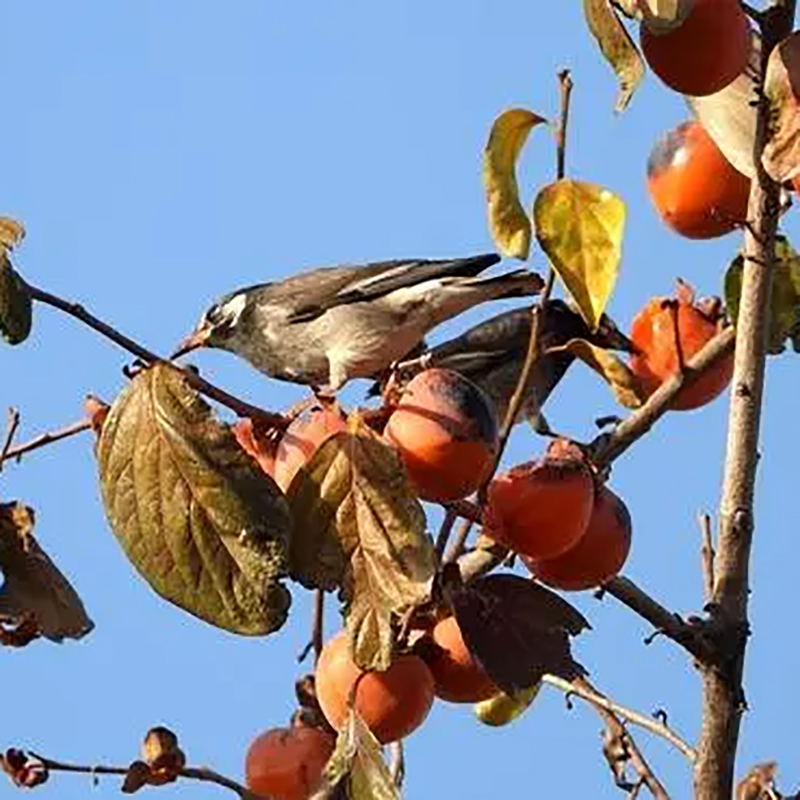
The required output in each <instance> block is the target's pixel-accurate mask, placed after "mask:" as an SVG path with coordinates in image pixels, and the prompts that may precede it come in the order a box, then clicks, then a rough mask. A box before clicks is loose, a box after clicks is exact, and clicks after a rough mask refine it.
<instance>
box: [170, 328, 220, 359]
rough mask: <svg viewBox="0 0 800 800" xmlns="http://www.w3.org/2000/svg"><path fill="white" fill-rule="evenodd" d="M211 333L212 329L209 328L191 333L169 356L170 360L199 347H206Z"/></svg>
mask: <svg viewBox="0 0 800 800" xmlns="http://www.w3.org/2000/svg"><path fill="white" fill-rule="evenodd" d="M210 334H211V331H210V329H208V328H200V329H199V330H196V331H194V332H193V333H191V334H189V336H187V337H186V338H185V339H184V340H183V341H182V342H181V343H180V345H179V346H178V349H177V350H176V351H175V352H174V353H173V354H172V355H171V356H170V357H169V360H170V361H174V360H175V359H176V358H180V357H181V356H185V355H186V354H187V353H191V352H192V350H197V348H198V347H206V346H207V345H208V339H209V336H210Z"/></svg>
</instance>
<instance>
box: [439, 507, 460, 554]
mask: <svg viewBox="0 0 800 800" xmlns="http://www.w3.org/2000/svg"><path fill="white" fill-rule="evenodd" d="M457 519H458V512H457V511H456V510H455V509H454V508H451V507H450V506H445V510H444V519H443V520H442V526H441V528H439V533H438V535H437V536H436V544H435V545H434V549H435V550H436V555H437V556H438V557H439V562H440V563H441V561H442V560H443V557H444V551H445V548H446V547H447V540H448V539H449V538H450V534H451V532H452V530H453V525H455V524H456V520H457Z"/></svg>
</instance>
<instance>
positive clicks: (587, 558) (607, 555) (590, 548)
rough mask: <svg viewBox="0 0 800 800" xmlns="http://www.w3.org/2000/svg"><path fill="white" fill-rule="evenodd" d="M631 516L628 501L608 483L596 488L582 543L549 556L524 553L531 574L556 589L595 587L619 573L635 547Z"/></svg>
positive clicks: (578, 589)
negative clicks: (627, 505) (608, 485)
mask: <svg viewBox="0 0 800 800" xmlns="http://www.w3.org/2000/svg"><path fill="white" fill-rule="evenodd" d="M631 532H632V527H631V516H630V513H629V512H628V509H627V507H626V506H625V503H623V502H622V500H620V498H619V497H617V495H615V494H614V492H612V491H611V489H609V488H608V487H606V486H600V487H598V488H597V489H596V490H595V498H594V508H593V509H592V516H591V519H590V520H589V525H588V527H587V528H586V533H584V534H583V536H582V537H581V538H580V540H579V541H578V543H577V544H576V545H575V546H574V547H572V548H570V549H569V550H567V552H566V553H562V554H561V555H560V556H556V557H555V558H549V559H540V560H538V561H537V560H534V559H532V558H528V557H527V556H522V560H523V561H524V562H525V565H526V566H527V567H528V569H529V570H530V572H531V574H532V575H534V576H535V577H536V578H538V579H539V580H540V581H541V582H542V583H545V584H547V585H548V586H550V587H552V588H553V589H562V590H565V591H581V590H584V589H593V588H595V587H597V586H600V585H601V584H603V583H605V582H606V581H608V580H610V579H611V578H613V577H614V576H615V575H617V574H618V573H619V572H620V570H621V569H622V567H623V565H624V564H625V561H626V560H627V558H628V554H629V553H630V549H631Z"/></svg>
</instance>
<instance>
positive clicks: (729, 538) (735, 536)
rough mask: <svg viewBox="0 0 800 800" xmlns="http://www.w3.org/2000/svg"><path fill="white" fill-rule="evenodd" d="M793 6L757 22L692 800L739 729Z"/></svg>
mask: <svg viewBox="0 0 800 800" xmlns="http://www.w3.org/2000/svg"><path fill="white" fill-rule="evenodd" d="M795 6H796V0H773V2H772V4H771V6H770V8H769V9H768V10H767V11H766V12H765V13H764V16H763V18H762V19H760V25H761V36H762V70H761V75H762V83H761V86H759V92H758V97H759V102H758V116H757V125H756V139H755V144H754V161H755V167H756V177H755V179H754V180H753V182H752V186H751V189H750V202H749V206H748V221H750V222H751V223H752V224H751V225H748V226H747V228H746V230H745V241H744V250H745V258H744V269H743V275H742V293H741V299H740V303H739V314H738V319H737V322H736V354H735V357H734V370H733V390H732V393H731V402H730V412H729V418H728V443H727V454H726V458H725V471H724V479H723V487H722V499H721V502H720V514H719V534H718V541H717V553H716V558H715V565H714V566H715V580H714V595H713V606H714V607H715V608H716V609H717V614H718V616H719V618H720V621H721V624H722V625H723V626H724V628H725V630H726V633H727V636H726V639H727V642H728V654H727V655H728V660H727V662H726V663H725V664H724V665H723V668H712V667H705V668H703V673H702V674H703V724H702V734H701V737H700V744H699V754H698V759H697V764H696V767H695V773H694V786H695V796H696V798H697V800H721V798H726V800H727V798H730V797H731V796H732V794H733V791H734V770H735V761H736V750H737V746H738V740H739V724H740V719H741V713H742V710H743V708H744V691H743V687H742V675H743V671H744V657H745V650H746V643H747V633H748V616H747V606H748V596H749V574H748V573H749V564H750V550H751V545H752V539H753V528H754V520H753V500H754V486H755V477H756V466H757V462H758V440H759V428H760V421H761V405H762V395H763V388H764V363H765V359H766V342H767V333H768V328H769V315H770V314H769V305H770V294H771V291H772V272H773V265H774V260H775V234H776V230H777V226H778V219H779V215H780V187H779V186H778V185H777V184H776V183H775V182H774V181H772V179H771V178H770V177H769V176H768V175H767V173H766V172H765V170H764V167H763V165H762V160H761V156H762V153H763V151H764V146H765V144H766V143H767V141H768V139H769V136H770V129H769V123H770V106H769V101H768V100H767V98H766V96H765V95H764V93H763V91H761V90H762V89H763V75H764V74H765V73H766V65H767V60H768V58H769V56H770V53H771V52H772V50H773V49H774V48H775V46H776V45H777V44H778V42H780V41H781V39H783V38H784V37H786V36H788V35H789V34H790V33H791V32H792V28H793V27H794V16H795Z"/></svg>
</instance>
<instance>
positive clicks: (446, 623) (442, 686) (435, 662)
mask: <svg viewBox="0 0 800 800" xmlns="http://www.w3.org/2000/svg"><path fill="white" fill-rule="evenodd" d="M430 635H431V638H432V639H433V642H434V643H435V645H436V646H435V647H432V648H430V656H429V657H426V659H425V660H426V663H427V664H428V667H430V670H431V673H432V675H433V680H434V683H435V689H434V691H435V693H436V696H437V697H439V698H441V699H442V700H447V701H449V702H451V703H477V702H479V701H481V700H487V699H488V698H490V697H493V696H494V695H495V694H497V692H498V691H499V690H498V688H497V686H495V684H494V683H493V682H492V679H491V678H490V677H489V676H488V675H487V674H486V673H485V672H484V670H483V667H481V665H480V664H479V663H478V662H477V661H476V660H475V657H474V656H473V655H472V653H470V651H469V649H468V648H467V645H466V643H465V642H464V638H463V636H462V635H461V628H460V627H459V625H458V622H457V620H456V618H455V617H454V616H450V617H445V618H444V619H442V620H440V621H439V622H437V623H436V625H435V626H434V628H433V630H432V631H431V634H430Z"/></svg>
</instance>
